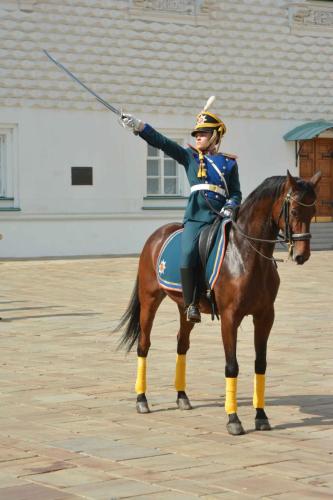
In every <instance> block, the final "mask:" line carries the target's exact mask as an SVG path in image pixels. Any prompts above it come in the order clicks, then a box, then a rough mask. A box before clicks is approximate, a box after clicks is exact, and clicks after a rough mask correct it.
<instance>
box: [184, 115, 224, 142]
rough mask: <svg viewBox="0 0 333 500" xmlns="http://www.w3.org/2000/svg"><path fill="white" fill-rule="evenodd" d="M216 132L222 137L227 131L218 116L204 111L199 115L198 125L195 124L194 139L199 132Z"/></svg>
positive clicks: (192, 133)
mask: <svg viewBox="0 0 333 500" xmlns="http://www.w3.org/2000/svg"><path fill="white" fill-rule="evenodd" d="M214 130H216V132H217V133H218V134H219V135H220V137H222V136H223V135H224V134H225V132H226V130H227V129H226V126H225V124H224V123H223V122H222V120H221V119H220V118H219V117H218V116H216V115H213V113H209V112H208V111H205V110H203V111H201V113H199V114H198V115H197V123H196V124H195V127H194V129H193V130H192V132H191V135H192V136H193V137H194V136H195V134H196V133H197V132H205V131H209V132H214Z"/></svg>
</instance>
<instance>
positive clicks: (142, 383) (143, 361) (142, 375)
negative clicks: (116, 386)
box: [135, 356, 147, 394]
mask: <svg viewBox="0 0 333 500" xmlns="http://www.w3.org/2000/svg"><path fill="white" fill-rule="evenodd" d="M146 367H147V358H143V357H141V356H138V370H137V374H136V383H135V392H136V393H137V394H143V393H145V392H146V390H147V384H146Z"/></svg>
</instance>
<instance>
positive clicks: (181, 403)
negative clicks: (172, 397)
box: [177, 398, 192, 410]
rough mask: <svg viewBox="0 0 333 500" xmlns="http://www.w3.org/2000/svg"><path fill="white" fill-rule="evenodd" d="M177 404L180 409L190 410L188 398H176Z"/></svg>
mask: <svg viewBox="0 0 333 500" xmlns="http://www.w3.org/2000/svg"><path fill="white" fill-rule="evenodd" d="M177 405H178V408H179V409H180V410H192V405H191V403H190V400H189V399H188V398H177Z"/></svg>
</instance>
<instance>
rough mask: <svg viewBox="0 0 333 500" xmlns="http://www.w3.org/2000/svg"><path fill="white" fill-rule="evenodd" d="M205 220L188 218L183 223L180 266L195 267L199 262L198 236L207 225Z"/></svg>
mask: <svg viewBox="0 0 333 500" xmlns="http://www.w3.org/2000/svg"><path fill="white" fill-rule="evenodd" d="M209 225H210V224H209V223H207V222H199V221H193V220H188V221H186V222H185V224H184V230H183V233H182V238H181V257H180V267H181V268H185V267H196V266H197V265H198V263H199V236H200V233H201V231H202V230H203V229H204V228H205V227H207V226H209Z"/></svg>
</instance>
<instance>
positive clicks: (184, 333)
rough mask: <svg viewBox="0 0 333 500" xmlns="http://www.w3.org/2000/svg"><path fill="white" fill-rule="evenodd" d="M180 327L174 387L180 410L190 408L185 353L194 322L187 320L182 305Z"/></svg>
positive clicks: (179, 307) (188, 346)
mask: <svg viewBox="0 0 333 500" xmlns="http://www.w3.org/2000/svg"><path fill="white" fill-rule="evenodd" d="M178 309H179V320H180V327H179V332H178V335H177V359H176V374H175V389H176V391H177V405H178V408H179V409H180V410H191V409H192V406H191V403H190V400H189V399H188V397H187V394H186V392H185V389H186V353H187V351H188V350H189V348H190V333H191V331H192V329H193V327H194V323H191V322H190V321H187V319H186V313H185V312H184V308H183V306H178Z"/></svg>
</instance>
